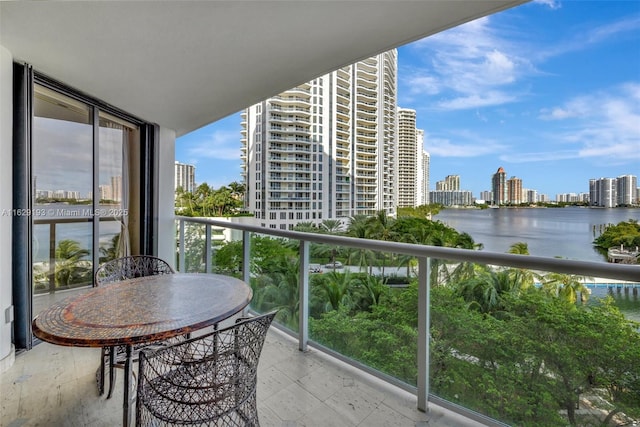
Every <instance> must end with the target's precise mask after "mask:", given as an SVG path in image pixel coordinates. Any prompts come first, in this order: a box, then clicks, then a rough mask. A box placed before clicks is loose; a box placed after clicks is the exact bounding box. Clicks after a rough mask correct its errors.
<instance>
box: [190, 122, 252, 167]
mask: <svg viewBox="0 0 640 427" xmlns="http://www.w3.org/2000/svg"><path fill="white" fill-rule="evenodd" d="M239 152H240V132H239V131H237V130H216V131H215V132H213V133H212V134H210V135H207V137H206V138H205V139H202V140H199V141H197V142H195V143H194V144H193V146H191V147H189V148H187V150H186V153H187V156H189V157H190V158H191V159H193V160H192V161H191V163H194V164H197V163H198V159H202V158H207V159H220V160H238V153H239Z"/></svg>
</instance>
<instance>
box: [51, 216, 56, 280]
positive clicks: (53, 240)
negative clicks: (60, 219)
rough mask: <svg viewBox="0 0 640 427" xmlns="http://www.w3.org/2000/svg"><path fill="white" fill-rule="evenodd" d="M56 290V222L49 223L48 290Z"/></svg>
mask: <svg viewBox="0 0 640 427" xmlns="http://www.w3.org/2000/svg"><path fill="white" fill-rule="evenodd" d="M55 291H56V223H55V222H54V223H51V224H49V292H50V293H53V292H55Z"/></svg>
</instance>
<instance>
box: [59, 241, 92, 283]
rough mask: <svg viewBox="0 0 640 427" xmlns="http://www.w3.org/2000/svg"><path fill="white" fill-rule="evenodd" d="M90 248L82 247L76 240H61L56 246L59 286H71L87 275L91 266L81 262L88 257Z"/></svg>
mask: <svg viewBox="0 0 640 427" xmlns="http://www.w3.org/2000/svg"><path fill="white" fill-rule="evenodd" d="M89 254H90V252H89V250H88V249H85V248H82V247H80V243H78V242H76V241H75V240H71V239H65V240H61V241H60V242H59V243H58V246H57V247H56V251H55V255H56V259H55V263H56V265H55V273H54V275H55V279H56V285H57V286H58V287H62V286H64V287H67V288H68V287H69V286H70V285H71V284H72V282H77V281H78V280H81V279H82V278H83V277H84V276H86V275H87V273H88V271H89V268H88V267H87V266H82V265H80V264H79V262H80V261H81V260H82V259H83V258H86V257H88V256H89Z"/></svg>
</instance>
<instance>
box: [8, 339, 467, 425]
mask: <svg viewBox="0 0 640 427" xmlns="http://www.w3.org/2000/svg"><path fill="white" fill-rule="evenodd" d="M99 357H100V350H99V349H90V348H74V347H60V346H55V345H52V344H49V343H41V344H38V345H36V346H35V347H34V349H33V350H31V351H29V352H27V353H25V354H21V355H19V356H18V358H17V359H16V362H15V365H14V366H13V367H12V368H11V369H10V370H9V371H7V372H5V373H3V374H0V390H1V391H2V393H0V407H2V412H1V413H0V425H2V426H36V425H41V426H91V427H113V426H117V425H120V424H121V422H122V420H121V418H122V387H123V384H122V373H121V372H118V376H117V377H116V381H117V384H116V389H115V392H114V395H113V396H112V397H111V399H106V398H105V397H104V396H98V395H97V391H96V382H95V371H96V367H97V362H98V360H99ZM258 402H259V403H258V412H259V417H260V425H262V426H264V427H282V426H295V425H306V426H329V425H331V426H345V427H346V426H358V425H360V426H384V425H398V426H414V425H418V426H419V425H424V426H426V425H438V426H473V425H478V424H477V423H475V422H473V421H472V420H469V419H467V418H465V417H462V416H460V415H458V414H456V413H454V412H452V411H449V410H446V409H444V408H441V407H439V406H436V405H432V406H431V408H430V412H429V413H428V414H425V413H423V412H421V411H419V410H418V409H417V408H416V405H415V397H413V396H412V395H411V394H410V393H408V392H406V391H404V390H402V389H400V388H398V387H394V386H391V385H389V384H387V383H385V382H384V381H381V380H379V379H377V378H376V377H374V376H372V375H368V374H366V373H365V372H363V371H361V370H358V369H355V368H353V367H351V366H349V365H348V364H346V363H344V362H341V361H340V360H338V359H336V358H333V357H330V356H328V355H326V354H324V353H323V352H321V351H319V350H317V349H315V348H312V347H310V348H309V349H308V351H306V352H301V351H299V350H298V349H297V343H296V342H295V341H294V340H293V339H292V338H291V337H290V336H288V335H286V334H284V333H282V332H280V331H278V330H277V329H275V328H272V330H271V331H270V332H269V334H268V336H267V340H266V343H265V347H264V349H263V352H262V355H261V358H260V364H259V367H258Z"/></svg>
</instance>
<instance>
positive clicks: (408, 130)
mask: <svg viewBox="0 0 640 427" xmlns="http://www.w3.org/2000/svg"><path fill="white" fill-rule="evenodd" d="M421 155H422V148H421V147H420V146H419V145H418V133H417V129H416V110H412V109H409V108H398V207H401V208H403V207H415V206H418V197H419V191H418V182H419V178H420V177H419V174H418V173H419V170H420V163H421V161H420V160H421V159H420V156H421Z"/></svg>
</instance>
